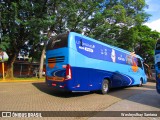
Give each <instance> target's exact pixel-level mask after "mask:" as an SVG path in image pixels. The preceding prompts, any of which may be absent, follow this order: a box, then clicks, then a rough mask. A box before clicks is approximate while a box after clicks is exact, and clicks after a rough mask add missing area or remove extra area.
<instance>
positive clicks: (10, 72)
mask: <svg viewBox="0 0 160 120" xmlns="http://www.w3.org/2000/svg"><path fill="white" fill-rule="evenodd" d="M16 58H17V54H16V53H15V54H13V55H12V56H9V60H8V62H7V72H6V78H9V79H13V78H14V75H13V64H14V62H15V60H16Z"/></svg>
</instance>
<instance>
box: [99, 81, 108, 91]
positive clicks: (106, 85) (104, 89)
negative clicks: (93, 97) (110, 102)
mask: <svg viewBox="0 0 160 120" xmlns="http://www.w3.org/2000/svg"><path fill="white" fill-rule="evenodd" d="M108 91H109V81H108V80H106V79H104V80H103V82H102V88H101V92H102V94H107V93H108Z"/></svg>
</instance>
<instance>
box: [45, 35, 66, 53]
mask: <svg viewBox="0 0 160 120" xmlns="http://www.w3.org/2000/svg"><path fill="white" fill-rule="evenodd" d="M67 46H68V34H60V35H58V36H55V37H53V38H51V39H50V40H49V41H48V44H47V47H46V50H53V49H58V48H63V47H67Z"/></svg>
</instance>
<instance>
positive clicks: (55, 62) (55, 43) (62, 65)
mask: <svg viewBox="0 0 160 120" xmlns="http://www.w3.org/2000/svg"><path fill="white" fill-rule="evenodd" d="M68 35H69V34H60V35H58V36H55V37H53V38H52V39H51V40H49V41H48V44H47V46H46V83H47V84H48V86H52V87H54V88H56V89H58V90H69V87H68V86H70V85H69V84H71V82H70V80H71V79H72V72H71V66H70V65H69V63H68V61H69V60H68V55H69V48H68Z"/></svg>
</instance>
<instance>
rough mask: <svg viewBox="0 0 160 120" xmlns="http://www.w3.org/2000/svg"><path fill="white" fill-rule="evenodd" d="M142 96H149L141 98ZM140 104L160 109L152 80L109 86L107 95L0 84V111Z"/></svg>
mask: <svg viewBox="0 0 160 120" xmlns="http://www.w3.org/2000/svg"><path fill="white" fill-rule="evenodd" d="M145 96H147V98H149V99H147V100H146V101H143V100H144V99H143V98H145ZM137 99H139V100H137ZM126 103H128V104H126ZM140 105H142V106H143V107H144V108H145V110H155V111H157V110H158V111H159V110H160V95H159V94H157V93H156V91H155V83H152V82H148V83H147V84H146V85H144V86H143V87H129V88H120V89H112V90H111V91H110V93H109V94H108V95H101V94H99V93H95V92H92V93H64V92H57V91H54V90H53V89H52V88H48V87H47V86H46V84H45V83H43V82H36V83H34V82H21V83H20V82H19V83H0V111H110V110H111V111H113V110H115V111H121V110H123V111H125V110H132V111H138V110H140V111H141V106H140ZM142 110H144V109H142ZM47 119H51V118H47ZM62 119H66V118H65V117H63V118H62ZM67 119H68V118H67ZM70 119H88V117H85V118H70ZM89 119H99V118H96V117H95V118H89ZM103 119H105V118H103Z"/></svg>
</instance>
